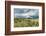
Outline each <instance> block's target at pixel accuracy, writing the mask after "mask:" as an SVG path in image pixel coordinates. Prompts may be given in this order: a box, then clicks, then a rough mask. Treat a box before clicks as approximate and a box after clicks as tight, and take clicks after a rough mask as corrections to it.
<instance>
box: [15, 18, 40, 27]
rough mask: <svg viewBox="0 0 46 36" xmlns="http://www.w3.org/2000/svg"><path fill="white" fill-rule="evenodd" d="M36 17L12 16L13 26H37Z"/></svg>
mask: <svg viewBox="0 0 46 36" xmlns="http://www.w3.org/2000/svg"><path fill="white" fill-rule="evenodd" d="M38 26H39V22H38V19H31V18H14V27H38Z"/></svg>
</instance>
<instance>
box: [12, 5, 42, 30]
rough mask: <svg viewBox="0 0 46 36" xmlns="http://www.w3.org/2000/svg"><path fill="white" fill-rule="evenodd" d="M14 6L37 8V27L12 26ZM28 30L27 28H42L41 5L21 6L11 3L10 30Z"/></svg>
mask: <svg viewBox="0 0 46 36" xmlns="http://www.w3.org/2000/svg"><path fill="white" fill-rule="evenodd" d="M14 8H30V9H39V27H16V28H14ZM27 30H28V31H29V30H42V7H41V6H22V5H11V31H27Z"/></svg>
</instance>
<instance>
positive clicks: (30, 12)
mask: <svg viewBox="0 0 46 36" xmlns="http://www.w3.org/2000/svg"><path fill="white" fill-rule="evenodd" d="M38 15H39V9H29V8H14V16H15V17H18V16H20V17H30V16H38Z"/></svg>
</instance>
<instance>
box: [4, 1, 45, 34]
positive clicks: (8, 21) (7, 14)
mask: <svg viewBox="0 0 46 36" xmlns="http://www.w3.org/2000/svg"><path fill="white" fill-rule="evenodd" d="M24 3H25V4H24ZM11 5H22V6H23V5H24V6H25V5H26V6H41V7H42V30H32V31H13V32H11V27H10V26H11V11H10V10H11V9H10V8H11V7H10V6H11ZM44 32H45V4H44V3H35V2H19V1H5V35H17V34H35V33H36V34H37V33H44Z"/></svg>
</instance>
